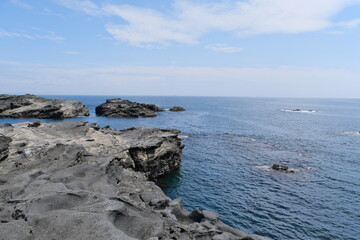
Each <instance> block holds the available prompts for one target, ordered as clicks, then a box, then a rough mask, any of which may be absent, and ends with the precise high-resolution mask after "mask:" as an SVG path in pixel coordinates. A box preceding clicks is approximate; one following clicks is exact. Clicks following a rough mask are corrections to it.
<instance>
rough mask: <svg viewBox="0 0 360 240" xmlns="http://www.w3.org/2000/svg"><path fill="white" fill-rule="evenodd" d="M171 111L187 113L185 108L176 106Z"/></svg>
mask: <svg viewBox="0 0 360 240" xmlns="http://www.w3.org/2000/svg"><path fill="white" fill-rule="evenodd" d="M169 111H172V112H181V111H185V108H183V107H179V106H174V107H172V108H170V109H169Z"/></svg>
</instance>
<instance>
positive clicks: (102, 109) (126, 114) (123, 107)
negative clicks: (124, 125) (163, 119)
mask: <svg viewBox="0 0 360 240" xmlns="http://www.w3.org/2000/svg"><path fill="white" fill-rule="evenodd" d="M95 111H96V114H97V115H99V116H107V117H123V118H138V117H156V116H157V113H156V112H163V111H165V110H164V109H163V108H160V107H157V106H156V105H154V104H143V103H137V102H131V101H129V100H124V99H120V98H114V99H107V100H106V103H103V104H100V105H99V106H97V107H96V109H95Z"/></svg>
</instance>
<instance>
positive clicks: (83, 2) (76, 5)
mask: <svg viewBox="0 0 360 240" xmlns="http://www.w3.org/2000/svg"><path fill="white" fill-rule="evenodd" d="M56 2H57V3H59V4H61V5H63V6H64V7H67V8H71V9H74V10H77V11H82V12H85V13H86V14H89V15H93V16H100V15H103V14H105V12H104V11H103V10H102V9H101V8H100V7H99V6H98V5H97V4H96V3H94V2H92V1H89V0H56Z"/></svg>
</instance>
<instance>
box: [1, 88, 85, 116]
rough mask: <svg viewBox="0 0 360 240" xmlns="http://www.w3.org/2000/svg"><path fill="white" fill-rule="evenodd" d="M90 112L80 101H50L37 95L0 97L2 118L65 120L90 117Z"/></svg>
mask: <svg viewBox="0 0 360 240" xmlns="http://www.w3.org/2000/svg"><path fill="white" fill-rule="evenodd" d="M88 115H89V110H88V109H87V108H86V107H85V106H84V104H82V103H81V102H79V101H75V100H64V99H48V98H42V97H38V96H35V95H30V94H26V95H20V96H16V95H0V117H2V118H53V119H63V118H72V117H77V116H88Z"/></svg>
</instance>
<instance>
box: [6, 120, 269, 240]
mask: <svg viewBox="0 0 360 240" xmlns="http://www.w3.org/2000/svg"><path fill="white" fill-rule="evenodd" d="M34 125H35V126H36V127H35V126H34ZM177 135H178V131H176V130H161V129H144V128H132V129H127V130H123V131H117V130H114V129H111V128H109V127H107V128H100V127H99V126H97V125H96V124H91V125H89V124H86V123H85V122H62V123H40V124H38V123H35V124H31V123H20V124H14V125H10V124H8V125H0V137H1V139H2V141H1V143H2V144H1V147H0V149H1V153H3V152H4V151H5V152H7V153H6V155H7V157H5V158H4V159H3V161H1V162H0V222H1V224H0V239H19V240H22V239H26V240H35V239H36V240H38V239H40V240H42V239H44V240H45V239H46V240H48V239H54V240H62V239H72V240H77V239H78V240H80V239H81V240H82V239H87V240H95V239H96V240H102V239H104V240H105V239H119V240H120V239H121V240H135V239H144V240H156V239H157V240H168V239H181V240H182V239H184V240H187V239H188V240H190V239H201V240H207V239H209V240H210V239H214V240H216V239H217V240H225V239H228V240H230V239H231V240H236V239H239V240H240V239H242V240H245V239H246V240H251V239H252V240H264V239H266V238H262V237H259V236H255V235H248V234H246V233H244V232H241V231H239V230H236V229H234V228H231V227H229V226H227V225H225V224H223V223H222V222H221V221H220V220H219V215H218V214H216V213H213V212H210V211H205V210H203V211H201V210H198V209H195V210H193V211H192V212H189V211H187V210H185V209H184V208H183V207H182V204H181V200H180V199H175V200H172V199H170V198H168V197H166V196H165V194H164V193H163V192H162V190H161V189H160V188H159V187H158V186H157V185H155V184H154V183H153V182H151V181H148V179H151V178H155V177H156V176H160V175H163V174H166V173H168V172H169V171H171V170H173V169H175V168H178V167H179V164H180V159H181V149H182V145H181V142H180V139H179V138H178V137H177ZM4 139H5V141H4ZM4 142H6V144H3V143H4ZM165 165H166V166H165ZM134 170H135V171H134Z"/></svg>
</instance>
